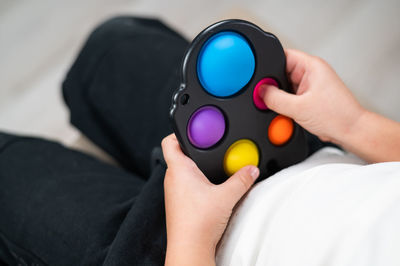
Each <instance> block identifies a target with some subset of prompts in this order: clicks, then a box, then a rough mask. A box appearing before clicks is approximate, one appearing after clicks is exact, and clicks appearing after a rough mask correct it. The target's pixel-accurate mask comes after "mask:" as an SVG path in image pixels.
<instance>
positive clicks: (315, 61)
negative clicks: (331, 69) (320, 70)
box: [312, 56, 326, 66]
mask: <svg viewBox="0 0 400 266" xmlns="http://www.w3.org/2000/svg"><path fill="white" fill-rule="evenodd" d="M312 62H313V65H314V66H321V65H326V61H325V60H324V59H322V58H321V57H319V56H313V60H312Z"/></svg>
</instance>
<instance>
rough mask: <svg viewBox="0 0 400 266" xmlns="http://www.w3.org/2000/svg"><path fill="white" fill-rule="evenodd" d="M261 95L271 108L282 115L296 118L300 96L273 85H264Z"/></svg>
mask: <svg viewBox="0 0 400 266" xmlns="http://www.w3.org/2000/svg"><path fill="white" fill-rule="evenodd" d="M260 97H261V98H262V99H263V101H264V103H265V105H266V106H267V107H268V108H269V109H271V110H273V111H275V112H277V113H280V114H282V115H285V116H289V117H291V118H295V116H296V112H297V111H298V109H297V106H298V101H299V98H298V97H299V96H296V95H294V94H291V93H287V92H286V91H284V90H281V89H278V88H277V87H275V86H273V85H262V86H261V89H260Z"/></svg>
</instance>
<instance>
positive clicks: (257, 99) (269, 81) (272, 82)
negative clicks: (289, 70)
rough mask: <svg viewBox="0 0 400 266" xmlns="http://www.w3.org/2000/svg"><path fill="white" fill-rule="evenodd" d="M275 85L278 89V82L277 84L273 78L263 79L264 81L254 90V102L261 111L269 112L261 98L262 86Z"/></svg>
mask: <svg viewBox="0 0 400 266" xmlns="http://www.w3.org/2000/svg"><path fill="white" fill-rule="evenodd" d="M264 84H267V85H274V86H276V87H278V82H276V80H274V79H273V78H263V79H262V80H260V81H259V82H258V83H257V85H256V86H255V88H254V91H253V102H254V104H255V106H256V107H257V108H258V109H260V110H267V109H268V107H267V106H266V105H265V103H264V101H263V99H262V98H261V97H260V95H259V94H260V89H261V85H264Z"/></svg>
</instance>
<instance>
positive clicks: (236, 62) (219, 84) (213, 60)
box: [197, 31, 255, 97]
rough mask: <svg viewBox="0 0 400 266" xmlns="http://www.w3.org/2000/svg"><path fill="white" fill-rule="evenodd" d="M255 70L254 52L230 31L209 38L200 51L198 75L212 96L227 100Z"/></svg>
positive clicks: (246, 81)
mask: <svg viewBox="0 0 400 266" xmlns="http://www.w3.org/2000/svg"><path fill="white" fill-rule="evenodd" d="M254 68H255V58H254V54H253V51H252V49H251V47H250V45H249V43H248V42H247V41H246V39H245V38H244V37H243V36H242V35H240V34H238V33H236V32H232V31H224V32H220V33H218V34H215V35H214V36H212V37H211V38H210V39H209V40H207V41H206V43H205V44H204V45H203V47H202V48H201V51H200V53H199V57H198V60H197V75H198V77H199V80H200V83H201V85H202V86H203V88H204V89H205V90H206V91H207V92H208V93H210V94H211V95H214V96H217V97H228V96H231V95H233V94H235V93H237V92H238V91H240V90H241V89H242V88H243V87H244V86H245V85H246V84H247V83H248V82H249V81H250V79H251V77H252V76H253V73H254Z"/></svg>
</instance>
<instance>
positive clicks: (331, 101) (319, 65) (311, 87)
mask: <svg viewBox="0 0 400 266" xmlns="http://www.w3.org/2000/svg"><path fill="white" fill-rule="evenodd" d="M285 53H286V62H287V64H286V70H287V74H288V77H289V80H290V81H291V83H292V85H293V89H294V92H295V93H296V95H293V94H289V93H286V92H285V91H283V90H279V89H278V88H276V87H274V86H269V85H268V86H264V88H263V89H261V90H260V96H261V97H262V98H263V99H264V102H265V104H266V105H267V106H268V107H269V108H270V109H272V110H274V111H276V112H277V113H280V114H283V115H286V116H288V117H291V118H293V119H294V120H295V121H296V122H297V123H298V124H300V125H301V126H302V127H303V128H305V129H306V130H308V131H309V132H311V133H313V134H314V135H317V136H318V137H319V138H320V139H321V140H323V141H331V142H334V143H337V144H340V140H339V139H338V138H340V137H341V136H343V135H344V134H347V133H348V132H350V131H351V129H352V126H353V125H355V124H356V122H357V120H358V119H359V118H360V117H361V115H362V114H363V112H364V109H363V108H362V107H361V106H360V104H359V103H358V102H357V100H356V99H355V98H354V97H353V95H352V94H351V92H350V91H349V89H348V88H347V87H346V85H345V84H344V83H343V82H342V80H341V79H340V78H339V76H338V75H337V74H336V73H335V71H334V70H333V69H332V68H331V67H330V66H329V65H328V64H327V63H326V62H325V61H323V60H322V59H320V58H317V57H314V56H311V55H308V54H305V53H303V52H300V51H296V50H289V49H288V50H285Z"/></svg>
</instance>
